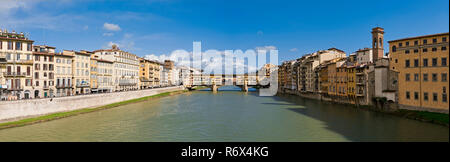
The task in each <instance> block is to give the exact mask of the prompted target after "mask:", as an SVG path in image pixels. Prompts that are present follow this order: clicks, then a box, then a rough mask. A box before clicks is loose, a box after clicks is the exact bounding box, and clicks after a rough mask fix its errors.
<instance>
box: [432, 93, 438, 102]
mask: <svg viewBox="0 0 450 162" xmlns="http://www.w3.org/2000/svg"><path fill="white" fill-rule="evenodd" d="M433 101H438V95H437V93H433Z"/></svg>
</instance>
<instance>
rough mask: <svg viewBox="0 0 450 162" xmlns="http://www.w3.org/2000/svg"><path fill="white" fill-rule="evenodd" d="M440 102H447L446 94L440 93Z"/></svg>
mask: <svg viewBox="0 0 450 162" xmlns="http://www.w3.org/2000/svg"><path fill="white" fill-rule="evenodd" d="M442 102H447V94H445V93H442Z"/></svg>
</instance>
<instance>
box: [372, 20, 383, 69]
mask: <svg viewBox="0 0 450 162" xmlns="http://www.w3.org/2000/svg"><path fill="white" fill-rule="evenodd" d="M383 35H384V29H383V28H381V27H376V28H373V29H372V61H373V62H375V61H376V60H378V59H381V58H383V54H384V48H383V40H384V37H383Z"/></svg>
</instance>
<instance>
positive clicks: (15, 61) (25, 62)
mask: <svg viewBox="0 0 450 162" xmlns="http://www.w3.org/2000/svg"><path fill="white" fill-rule="evenodd" d="M8 63H16V64H33V60H8Z"/></svg>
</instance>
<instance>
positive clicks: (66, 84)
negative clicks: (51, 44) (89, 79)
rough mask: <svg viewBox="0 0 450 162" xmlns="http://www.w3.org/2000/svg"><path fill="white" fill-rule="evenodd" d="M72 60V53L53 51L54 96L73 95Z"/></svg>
mask: <svg viewBox="0 0 450 162" xmlns="http://www.w3.org/2000/svg"><path fill="white" fill-rule="evenodd" d="M73 60H74V53H72V52H58V53H55V68H56V70H55V81H56V82H55V87H56V97H64V96H72V95H73V86H74V85H73V77H74V76H73V70H72V67H73V65H72V64H73Z"/></svg>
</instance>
